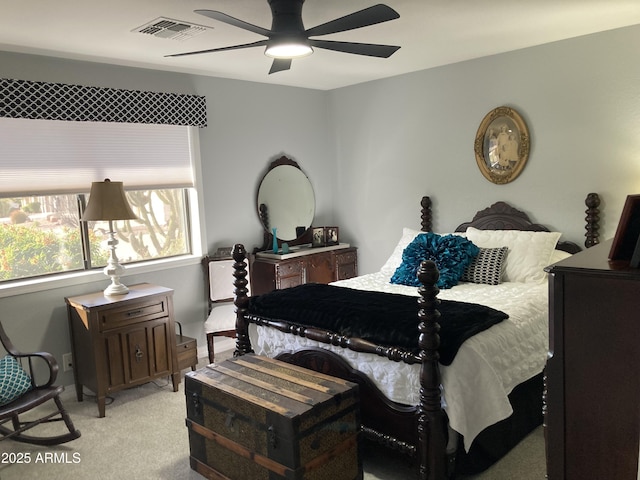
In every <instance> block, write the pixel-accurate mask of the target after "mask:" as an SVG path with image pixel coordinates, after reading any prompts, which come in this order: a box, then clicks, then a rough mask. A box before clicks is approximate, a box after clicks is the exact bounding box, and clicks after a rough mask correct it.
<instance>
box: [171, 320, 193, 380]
mask: <svg viewBox="0 0 640 480" xmlns="http://www.w3.org/2000/svg"><path fill="white" fill-rule="evenodd" d="M176 325H177V326H178V334H177V335H176V352H177V355H178V370H180V371H182V370H184V369H185V368H187V367H191V371H195V369H196V367H197V365H198V344H197V342H196V339H195V338H191V337H186V336H184V335H182V325H181V324H180V322H176Z"/></svg>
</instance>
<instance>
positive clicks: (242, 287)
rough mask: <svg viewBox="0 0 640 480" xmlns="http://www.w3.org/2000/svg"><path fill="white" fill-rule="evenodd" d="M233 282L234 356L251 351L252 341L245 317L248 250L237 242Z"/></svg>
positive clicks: (247, 303) (247, 301)
mask: <svg viewBox="0 0 640 480" xmlns="http://www.w3.org/2000/svg"><path fill="white" fill-rule="evenodd" d="M232 255H233V260H234V264H233V276H234V277H235V281H234V282H233V284H234V286H235V287H236V289H235V299H234V301H233V303H234V304H235V306H236V350H235V352H233V356H234V357H239V356H240V355H244V354H245V353H251V352H253V350H252V349H251V342H250V340H249V324H248V322H247V320H246V319H245V318H244V314H245V312H246V311H247V306H248V305H249V297H248V296H247V294H248V290H247V284H248V283H249V282H248V281H247V263H246V261H245V260H246V258H247V251H246V250H245V248H244V245H242V244H241V243H237V244H235V245H234V246H233V252H232Z"/></svg>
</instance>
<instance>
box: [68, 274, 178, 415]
mask: <svg viewBox="0 0 640 480" xmlns="http://www.w3.org/2000/svg"><path fill="white" fill-rule="evenodd" d="M65 300H66V302H67V311H68V314H69V332H70V333H71V347H72V349H73V352H72V353H73V375H74V378H75V387H76V396H77V398H78V401H80V402H81V401H82V400H83V386H86V387H87V388H89V389H90V390H91V391H92V392H94V393H95V394H96V397H97V402H98V415H99V416H100V417H104V416H105V398H106V396H107V395H108V394H109V393H111V392H116V391H118V390H122V389H125V388H129V387H133V386H136V385H141V384H143V383H147V382H149V381H151V380H153V379H156V378H160V377H167V376H171V378H172V382H173V391H174V392H177V391H178V384H179V382H180V371H179V369H178V359H177V355H176V334H175V325H174V317H173V290H171V289H169V288H165V287H159V286H156V285H151V284H148V283H142V284H139V285H133V286H130V287H129V293H127V294H126V295H118V296H109V297H105V296H104V294H103V292H96V293H91V294H88V295H79V296H77V297H68V298H65Z"/></svg>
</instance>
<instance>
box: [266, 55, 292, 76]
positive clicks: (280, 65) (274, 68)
mask: <svg viewBox="0 0 640 480" xmlns="http://www.w3.org/2000/svg"><path fill="white" fill-rule="evenodd" d="M290 68H291V59H290V58H276V59H274V60H273V63H272V64H271V70H269V75H271V74H272V73H276V72H281V71H283V70H289V69H290Z"/></svg>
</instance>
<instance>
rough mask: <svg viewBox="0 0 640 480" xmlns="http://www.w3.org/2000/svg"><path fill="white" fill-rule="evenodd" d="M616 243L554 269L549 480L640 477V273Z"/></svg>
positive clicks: (547, 397)
mask: <svg viewBox="0 0 640 480" xmlns="http://www.w3.org/2000/svg"><path fill="white" fill-rule="evenodd" d="M610 248H611V240H609V241H607V242H604V243H602V244H600V245H597V246H594V247H592V248H590V249H588V250H585V251H584V252H581V253H579V254H578V255H575V256H573V257H571V258H568V259H566V260H563V261H562V262H559V263H557V264H555V265H553V266H552V267H551V268H550V282H549V310H550V319H549V320H550V321H549V333H550V338H549V360H548V363H547V367H546V370H545V374H546V395H545V438H546V453H547V477H548V478H549V480H578V479H580V480H581V479H585V478H594V479H595V478H611V479H614V478H615V479H616V480H636V479H637V478H638V474H639V472H638V455H639V453H638V451H639V448H638V447H639V445H638V444H639V437H640V407H639V405H640V373H639V372H640V348H639V347H638V339H640V316H639V314H638V301H639V299H640V270H639V269H632V268H629V266H628V262H609V261H608V260H607V257H608V253H609V250H610Z"/></svg>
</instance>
